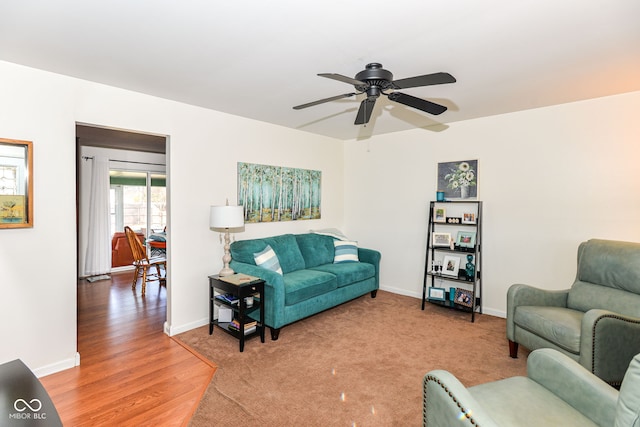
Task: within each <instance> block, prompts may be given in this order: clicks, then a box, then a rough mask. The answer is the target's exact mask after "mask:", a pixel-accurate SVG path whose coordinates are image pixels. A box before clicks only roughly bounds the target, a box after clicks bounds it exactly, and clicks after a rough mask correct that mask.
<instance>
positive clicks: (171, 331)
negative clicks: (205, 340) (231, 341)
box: [164, 318, 209, 337]
mask: <svg viewBox="0 0 640 427" xmlns="http://www.w3.org/2000/svg"><path fill="white" fill-rule="evenodd" d="M208 324H209V318H204V319H200V320H197V321H195V322H191V323H186V324H184V325H180V326H171V325H169V324H168V323H167V322H164V333H165V334H167V335H169V336H170V337H172V336H174V335H178V334H181V333H183V332H187V331H190V330H192V329H195V328H199V327H200V326H204V325H208Z"/></svg>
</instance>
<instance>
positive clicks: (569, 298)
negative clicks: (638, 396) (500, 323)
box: [507, 239, 640, 386]
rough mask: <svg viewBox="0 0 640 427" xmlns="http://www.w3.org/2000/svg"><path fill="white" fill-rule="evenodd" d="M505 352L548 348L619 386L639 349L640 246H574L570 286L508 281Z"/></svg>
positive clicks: (593, 242) (600, 243)
mask: <svg viewBox="0 0 640 427" xmlns="http://www.w3.org/2000/svg"><path fill="white" fill-rule="evenodd" d="M507 339H508V340H509V354H510V356H511V357H514V358H515V357H517V355H518V344H522V345H523V346H524V347H526V348H528V349H529V350H535V349H538V348H553V349H555V350H558V351H560V352H562V353H564V354H565V355H567V356H569V357H570V358H572V359H574V360H576V361H578V362H579V363H580V364H581V365H582V366H584V367H585V368H586V369H587V370H589V371H590V372H592V373H593V374H595V375H597V376H598V377H600V378H601V379H603V380H604V381H606V382H608V383H609V384H611V385H614V386H619V385H620V382H621V381H622V378H623V376H624V374H625V370H626V368H627V366H628V365H629V362H630V361H631V359H632V358H633V356H634V355H636V354H638V353H640V244H638V243H629V242H618V241H612V240H597V239H592V240H589V241H587V242H583V243H581V244H580V246H579V247H578V267H577V274H576V278H575V281H574V283H573V285H572V286H571V288H570V289H567V290H562V291H550V290H543V289H538V288H534V287H532V286H528V285H521V284H517V285H513V286H511V287H510V288H509V290H508V292H507Z"/></svg>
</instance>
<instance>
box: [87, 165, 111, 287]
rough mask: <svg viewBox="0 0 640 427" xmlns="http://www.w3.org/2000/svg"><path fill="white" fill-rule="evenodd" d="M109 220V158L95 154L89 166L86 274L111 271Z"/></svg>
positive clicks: (92, 274)
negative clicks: (91, 164)
mask: <svg viewBox="0 0 640 427" xmlns="http://www.w3.org/2000/svg"><path fill="white" fill-rule="evenodd" d="M109 222H110V221H109V159H107V158H104V157H99V156H95V157H94V158H93V167H92V168H91V196H90V199H89V235H88V239H87V256H86V259H85V264H84V274H85V275H86V276H95V275H98V274H105V273H109V272H110V271H111V230H109Z"/></svg>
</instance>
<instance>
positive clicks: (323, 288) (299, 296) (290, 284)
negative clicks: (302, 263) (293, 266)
mask: <svg viewBox="0 0 640 427" xmlns="http://www.w3.org/2000/svg"><path fill="white" fill-rule="evenodd" d="M337 287H338V285H337V280H336V276H334V275H333V274H329V273H325V272H323V271H316V270H296V271H292V272H290V273H288V274H285V275H284V292H285V297H284V301H285V305H295V304H297V303H299V302H301V301H305V300H308V299H309V298H313V297H316V296H318V295H322V294H326V293H327V292H330V291H332V290H334V289H336V288H337Z"/></svg>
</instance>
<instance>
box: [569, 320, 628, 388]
mask: <svg viewBox="0 0 640 427" xmlns="http://www.w3.org/2000/svg"><path fill="white" fill-rule="evenodd" d="M580 337H581V340H580V364H581V365H582V366H584V367H585V368H587V369H588V370H589V371H591V372H593V373H594V374H596V375H597V376H598V377H600V378H602V379H603V380H604V381H606V382H608V383H609V384H612V385H620V384H621V382H622V379H623V378H624V374H625V372H626V371H627V367H628V366H629V363H631V360H632V359H633V357H634V356H635V355H636V354H638V353H640V318H638V317H633V316H624V315H622V314H619V313H614V312H612V311H609V310H602V309H592V310H589V311H587V312H586V313H585V315H584V317H583V318H582V325H581V331H580Z"/></svg>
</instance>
